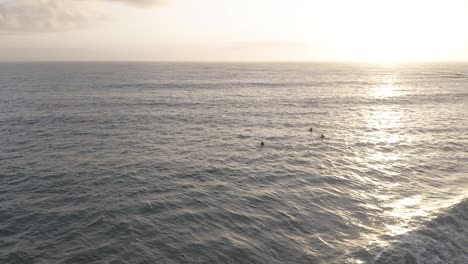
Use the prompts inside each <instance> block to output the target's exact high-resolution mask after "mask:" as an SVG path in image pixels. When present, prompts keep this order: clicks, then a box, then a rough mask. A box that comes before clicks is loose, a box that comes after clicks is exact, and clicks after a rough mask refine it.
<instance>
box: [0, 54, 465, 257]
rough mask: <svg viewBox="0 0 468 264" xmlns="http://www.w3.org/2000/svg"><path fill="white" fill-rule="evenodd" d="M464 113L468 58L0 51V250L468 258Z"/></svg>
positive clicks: (1, 253) (11, 253)
mask: <svg viewBox="0 0 468 264" xmlns="http://www.w3.org/2000/svg"><path fill="white" fill-rule="evenodd" d="M467 116H468V66H467V65H463V64H452V65H448V64H444V65H443V64H438V65H435V64H434V65H429V64H427V65H406V66H393V67H390V66H387V67H383V66H372V65H357V64H130V63H120V64H119V63H116V64H104V63H101V64H91V63H81V64H65V63H57V64H24V63H23V64H0V263H457V264H458V263H460V264H461V263H468V231H467V230H468V200H466V198H467V197H468V174H467V172H468V167H467V164H468V150H467V144H468V134H467V131H468V117H467ZM310 127H313V129H314V131H313V132H309V131H308V129H309V128H310ZM322 133H323V134H324V135H325V136H326V137H325V139H320V138H319V136H320V134H322ZM260 141H264V142H265V146H264V147H260V145H259V143H260Z"/></svg>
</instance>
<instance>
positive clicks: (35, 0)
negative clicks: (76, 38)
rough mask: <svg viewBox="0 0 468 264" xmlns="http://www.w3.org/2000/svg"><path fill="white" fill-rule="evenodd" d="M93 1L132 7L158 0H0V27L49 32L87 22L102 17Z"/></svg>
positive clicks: (3, 29)
mask: <svg viewBox="0 0 468 264" xmlns="http://www.w3.org/2000/svg"><path fill="white" fill-rule="evenodd" d="M93 2H94V3H95V2H120V3H123V4H127V5H132V6H136V7H149V6H154V5H157V4H160V0H6V1H1V0H0V31H4V32H53V31H67V30H72V29H77V28H82V27H85V26H87V25H88V24H89V23H90V22H92V21H95V20H99V19H102V18H104V16H105V14H101V13H100V12H98V11H97V10H95V9H94V8H93V5H92V3H93Z"/></svg>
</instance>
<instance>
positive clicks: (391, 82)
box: [371, 76, 403, 98]
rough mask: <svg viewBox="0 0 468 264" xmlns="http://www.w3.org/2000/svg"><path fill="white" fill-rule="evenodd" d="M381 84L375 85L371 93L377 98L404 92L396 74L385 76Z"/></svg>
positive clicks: (398, 94)
mask: <svg viewBox="0 0 468 264" xmlns="http://www.w3.org/2000/svg"><path fill="white" fill-rule="evenodd" d="M380 83H382V84H381V85H378V86H375V87H374V88H373V90H372V91H371V95H372V96H373V97H377V98H388V97H396V96H402V95H403V92H402V90H401V89H400V88H401V87H400V86H399V85H398V78H397V77H396V76H391V77H388V76H387V77H385V78H384V79H383V80H381V81H380Z"/></svg>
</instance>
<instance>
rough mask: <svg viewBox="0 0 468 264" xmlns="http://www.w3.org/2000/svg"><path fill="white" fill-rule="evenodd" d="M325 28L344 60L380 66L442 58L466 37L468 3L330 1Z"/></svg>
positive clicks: (327, 7) (324, 18)
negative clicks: (464, 26) (379, 64)
mask: <svg viewBox="0 0 468 264" xmlns="http://www.w3.org/2000/svg"><path fill="white" fill-rule="evenodd" d="M325 10H327V11H326V12H324V14H323V19H322V20H323V21H326V23H325V25H323V30H324V32H325V34H326V35H327V37H328V38H329V41H330V42H331V45H332V46H333V47H334V49H336V52H337V54H338V57H339V58H340V59H344V60H348V61H366V62H379V63H400V62H411V61H432V60H440V59H444V58H447V57H448V56H451V55H452V54H450V53H451V52H452V51H453V50H454V49H456V48H457V45H460V43H462V40H463V39H462V38H465V37H464V35H463V34H462V32H460V29H461V27H462V26H461V25H463V24H464V23H465V24H466V21H465V20H466V19H465V17H466V12H467V11H468V9H467V2H465V1H458V0H450V1H434V0H429V1H420V0H415V1H402V0H394V1H371V0H357V1H337V0H332V1H330V2H329V3H328V4H327V6H326V7H325Z"/></svg>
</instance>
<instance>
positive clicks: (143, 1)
mask: <svg viewBox="0 0 468 264" xmlns="http://www.w3.org/2000/svg"><path fill="white" fill-rule="evenodd" d="M103 1H111V2H121V3H124V4H128V5H134V6H139V7H147V6H154V5H157V4H160V3H161V1H160V0H103Z"/></svg>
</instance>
